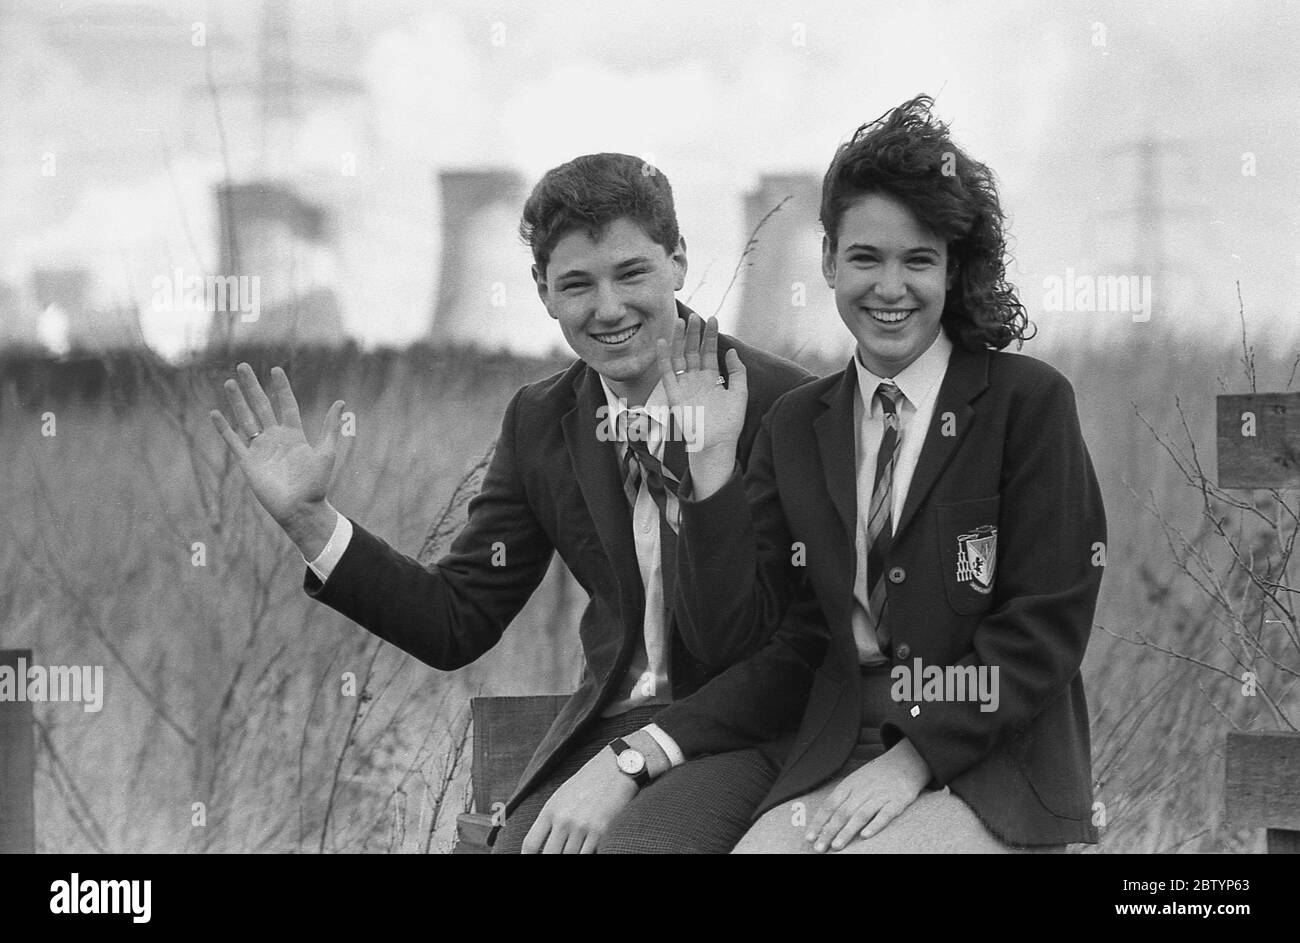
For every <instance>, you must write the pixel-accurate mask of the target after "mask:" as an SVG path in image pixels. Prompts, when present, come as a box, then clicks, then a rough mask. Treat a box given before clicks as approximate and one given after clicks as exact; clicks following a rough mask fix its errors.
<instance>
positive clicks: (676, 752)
mask: <svg viewBox="0 0 1300 943" xmlns="http://www.w3.org/2000/svg"><path fill="white" fill-rule="evenodd" d="M641 729H642V730H644V731H645V732H646V733H648V734H649V735H650V738H651V739H652V740H654V742H655V743H657V744H659V749H661V750H663V751H664V755H665V756H667V757H668V768H669V769H672V768H673V767H674V766H681V765H682V764H683V763H685V762H686V757H685V756H684V755H683V754H682V748H681V747H679V746H678V745H677V741H676V740H674V739H673V738H672V737H670V736H668V734H666V733H664V732H663V731H662V730H660V729H659V725H658V724H646V725H645V726H644V727H642V728H641Z"/></svg>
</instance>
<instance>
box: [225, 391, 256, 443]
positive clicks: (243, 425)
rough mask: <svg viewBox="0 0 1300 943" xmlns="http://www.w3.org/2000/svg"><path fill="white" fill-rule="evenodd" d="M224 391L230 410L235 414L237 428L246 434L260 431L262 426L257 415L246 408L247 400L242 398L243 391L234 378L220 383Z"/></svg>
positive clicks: (254, 433) (250, 434)
mask: <svg viewBox="0 0 1300 943" xmlns="http://www.w3.org/2000/svg"><path fill="white" fill-rule="evenodd" d="M222 388H223V389H225V391H226V401H227V402H229V403H230V409H231V412H233V413H234V414H235V424H236V425H237V426H238V427H239V430H240V431H241V432H243V433H244V435H246V436H253V435H256V434H257V433H259V432H261V431H262V427H261V426H260V425H259V424H258V422H257V417H256V416H254V415H253V411H252V410H251V409H249V408H248V402H247V401H246V400H245V399H244V391H243V390H241V389H240V388H239V384H238V383H236V382H235V381H234V380H227V381H226V382H225V383H223V384H222Z"/></svg>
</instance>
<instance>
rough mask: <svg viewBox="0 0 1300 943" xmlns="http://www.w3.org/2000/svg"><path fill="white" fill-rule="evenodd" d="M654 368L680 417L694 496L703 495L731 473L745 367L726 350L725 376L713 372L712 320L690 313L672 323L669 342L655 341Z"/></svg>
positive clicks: (744, 396)
mask: <svg viewBox="0 0 1300 943" xmlns="http://www.w3.org/2000/svg"><path fill="white" fill-rule="evenodd" d="M657 352H658V358H659V372H660V375H661V377H662V379H663V385H664V392H665V393H666V394H667V396H668V405H669V406H671V407H672V408H673V409H674V410H676V411H677V412H678V414H679V415H681V416H683V422H682V425H683V426H684V427H685V428H686V429H687V430H688V442H687V446H686V448H687V453H688V455H689V460H690V466H691V479H692V482H693V484H694V488H695V494H694V496H695V498H696V499H697V500H698V499H703V498H706V497H708V496H709V495H710V494H712V493H713V492H714V491H716V490H717V489H718V488H720V487H721V486H722V485H723V484H725V483H726V481H727V479H728V478H729V477H730V476H731V472H732V469H733V467H734V466H735V463H736V444H737V443H738V442H739V441H740V432H741V430H742V429H743V428H744V425H745V411H746V409H747V408H748V406H749V387H748V384H747V380H746V376H745V365H744V364H742V363H741V362H740V355H739V354H737V353H736V351H735V349H734V348H733V349H731V350H728V351H727V359H726V367H727V375H726V377H723V376H722V375H721V374H720V373H719V372H718V320H717V318H709V320H708V323H707V324H706V323H705V322H704V321H703V320H702V319H701V318H700V316H699V315H697V314H694V313H692V314H691V316H690V319H689V321H688V323H687V324H685V325H683V324H682V322H681V320H680V319H679V320H678V321H677V322H676V323H675V324H674V325H673V339H672V343H671V345H670V344H669V342H668V341H667V340H664V339H662V338H661V339H660V340H659V342H658V348H657Z"/></svg>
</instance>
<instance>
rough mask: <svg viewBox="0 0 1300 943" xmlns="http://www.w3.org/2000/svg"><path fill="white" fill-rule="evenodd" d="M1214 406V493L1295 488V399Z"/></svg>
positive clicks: (1258, 396) (1231, 399)
mask: <svg viewBox="0 0 1300 943" xmlns="http://www.w3.org/2000/svg"><path fill="white" fill-rule="evenodd" d="M1216 400H1217V423H1216V425H1217V432H1218V453H1219V487H1220V488H1278V489H1281V488H1300V393H1245V394H1233V395H1225V396H1219V397H1216ZM1252 433H1253V434H1252Z"/></svg>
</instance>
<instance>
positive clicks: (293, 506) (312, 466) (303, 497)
mask: <svg viewBox="0 0 1300 943" xmlns="http://www.w3.org/2000/svg"><path fill="white" fill-rule="evenodd" d="M235 375H236V376H237V377H238V382H236V381H235V380H227V381H226V382H225V384H224V387H225V390H226V398H227V400H229V402H230V409H231V411H232V412H233V413H234V416H235V425H236V426H237V428H238V430H239V431H236V430H235V429H234V428H232V427H231V425H230V423H229V422H227V421H226V417H225V415H223V414H222V412H221V411H220V410H217V409H214V410H212V412H211V413H210V414H209V415H210V416H211V417H212V424H213V425H214V426H216V428H217V431H218V432H219V433H221V437H222V438H223V439H225V441H226V445H228V446H229V447H230V450H231V451H232V452H233V453H234V454H235V457H236V458H238V460H239V467H240V468H241V469H243V472H244V475H245V476H246V477H247V478H248V484H249V487H251V488H252V490H253V495H254V496H255V497H256V498H257V500H258V502H259V503H260V504H261V505H262V507H264V508H266V511H267V513H268V514H270V515H271V517H272V518H274V519H275V521H276V523H277V524H279V525H280V526H281V527H282V528H284V530H285V532H286V533H288V535H289V537H290V538H291V539H292V540H293V541H294V542H295V543H296V544H298V546H299V547H300V548H302V549H303V555H304V556H306V557H307V558H308V559H312V558H314V557H315V556H316V555H317V554H319V552H320V550H321V549H323V548H324V545H325V542H326V541H327V540H328V539H329V534H330V532H332V530H333V526H334V521H335V512H334V511H333V508H331V507H330V506H329V503H328V501H327V500H326V496H327V493H328V491H329V483H330V477H331V476H332V474H333V472H334V461H335V456H336V454H337V451H338V435H339V417H340V415H341V414H342V411H343V401H342V400H336V401H335V402H334V403H333V404H332V405H331V406H330V408H329V411H328V412H327V413H326V414H325V419H324V421H323V422H322V426H321V436H320V440H319V441H318V442H317V443H316V444H315V445H314V446H313V445H311V444H310V443H308V442H307V437H306V435H304V433H303V429H302V417H301V416H300V415H299V413H298V401H297V400H296V399H295V398H294V395H293V390H292V388H290V386H289V378H288V377H287V376H285V373H284V371H283V370H281V369H280V368H279V367H272V368H271V393H272V395H273V397H274V404H273V402H272V399H270V398H268V397H267V395H266V392H265V391H264V390H263V389H262V385H261V384H260V383H259V382H258V380H257V375H256V374H254V373H253V368H252V367H250V366H249V365H248V364H246V363H241V364H239V366H238V367H237V368H236V370H235ZM311 550H315V551H316V552H315V553H310V552H309V551H311Z"/></svg>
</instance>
